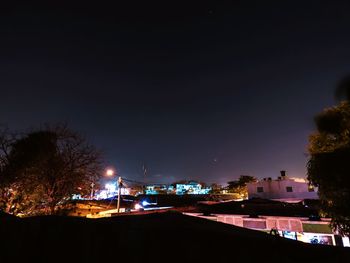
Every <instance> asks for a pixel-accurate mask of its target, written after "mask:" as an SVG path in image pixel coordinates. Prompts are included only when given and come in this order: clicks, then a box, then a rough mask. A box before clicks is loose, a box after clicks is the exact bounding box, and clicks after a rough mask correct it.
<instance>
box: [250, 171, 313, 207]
mask: <svg viewBox="0 0 350 263" xmlns="http://www.w3.org/2000/svg"><path fill="white" fill-rule="evenodd" d="M247 188H248V198H249V199H251V198H263V199H271V200H278V201H284V202H299V201H301V200H304V199H318V195H317V188H314V187H311V186H310V185H309V183H308V182H307V181H306V180H305V179H303V178H288V177H287V176H286V174H285V171H281V176H280V177H278V178H277V179H276V180H272V179H271V178H270V177H269V178H264V179H262V180H259V181H258V182H252V183H248V184H247Z"/></svg>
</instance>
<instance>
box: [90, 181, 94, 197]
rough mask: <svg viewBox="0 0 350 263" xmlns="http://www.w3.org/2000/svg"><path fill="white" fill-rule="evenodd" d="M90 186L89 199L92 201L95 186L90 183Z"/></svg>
mask: <svg viewBox="0 0 350 263" xmlns="http://www.w3.org/2000/svg"><path fill="white" fill-rule="evenodd" d="M90 186H91V195H90V199H91V200H92V199H93V198H94V186H95V184H94V183H93V182H92V183H91V185H90Z"/></svg>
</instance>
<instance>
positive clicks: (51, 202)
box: [0, 125, 101, 214]
mask: <svg viewBox="0 0 350 263" xmlns="http://www.w3.org/2000/svg"><path fill="white" fill-rule="evenodd" d="M2 141H3V142H5V143H4V145H5V146H6V147H2V146H1V145H0V146H1V154H0V156H1V157H0V159H1V170H0V184H1V185H2V187H1V188H3V189H5V191H3V193H2V195H3V196H4V197H5V198H2V200H3V203H6V208H7V210H8V212H12V213H24V214H33V213H37V212H38V211H41V212H42V211H44V212H46V213H51V214H53V213H54V212H55V210H56V208H57V207H58V206H59V205H60V204H62V203H64V202H65V201H66V200H68V199H70V197H71V196H72V194H82V195H84V194H89V191H90V184H91V183H92V182H96V181H97V180H98V178H99V176H100V174H99V171H101V167H100V164H101V162H100V154H99V152H98V151H97V150H96V149H95V148H94V147H93V146H91V145H89V144H88V143H87V142H86V140H85V139H84V138H83V137H82V136H81V135H79V134H78V133H76V132H73V131H71V130H70V129H68V128H67V126H65V125H57V126H47V127H45V128H44V129H39V130H36V131H32V132H29V133H27V134H24V135H22V136H18V137H17V138H16V139H15V140H13V141H9V140H8V139H7V137H6V136H2Z"/></svg>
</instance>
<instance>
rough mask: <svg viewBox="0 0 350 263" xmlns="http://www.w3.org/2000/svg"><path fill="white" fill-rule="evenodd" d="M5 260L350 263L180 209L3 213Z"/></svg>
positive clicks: (339, 254) (338, 251)
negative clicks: (90, 214) (75, 214)
mask: <svg viewBox="0 0 350 263" xmlns="http://www.w3.org/2000/svg"><path fill="white" fill-rule="evenodd" d="M0 220H1V221H0V237H1V246H0V252H1V255H0V262H1V263H5V262H35V263H36V262H350V249H347V248H341V247H330V246H324V245H309V244H304V243H300V242H297V241H293V240H287V239H282V238H279V237H275V236H270V235H268V234H265V233H261V232H257V231H253V230H249V229H242V228H238V227H234V226H230V225H225V224H221V223H217V222H212V221H208V220H205V219H199V218H192V217H187V216H184V215H181V214H178V213H174V212H168V213H158V214H149V215H137V216H119V217H115V218H109V219H98V220H88V219H84V218H72V217H33V218H25V219H16V218H10V217H7V216H6V217H5V216H1V217H0Z"/></svg>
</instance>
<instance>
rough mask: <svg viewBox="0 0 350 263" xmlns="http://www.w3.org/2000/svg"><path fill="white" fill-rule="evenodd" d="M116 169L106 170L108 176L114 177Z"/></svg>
mask: <svg viewBox="0 0 350 263" xmlns="http://www.w3.org/2000/svg"><path fill="white" fill-rule="evenodd" d="M114 173H115V172H114V170H113V169H107V170H106V175H107V176H108V177H112V176H114Z"/></svg>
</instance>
